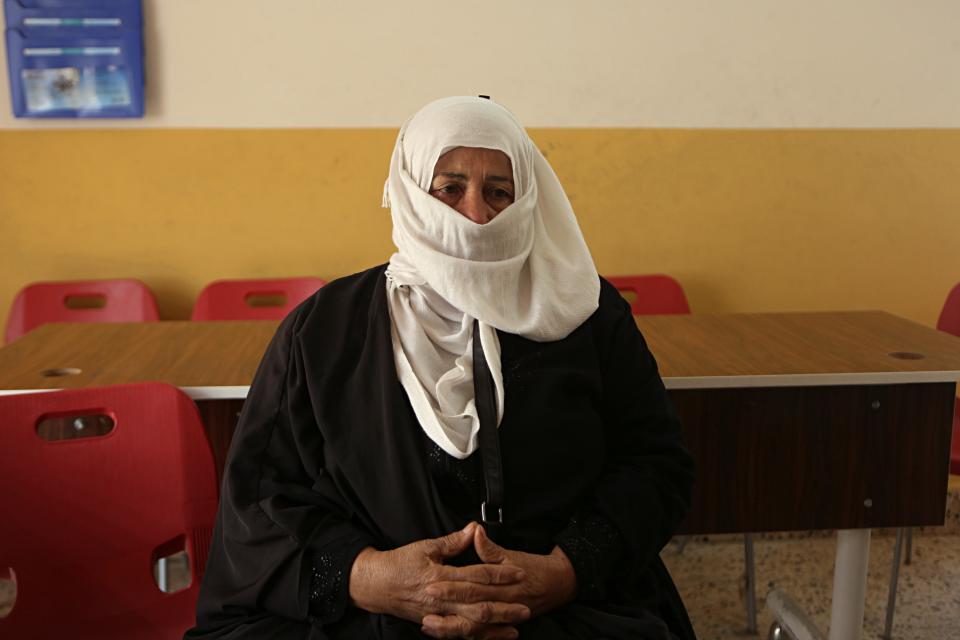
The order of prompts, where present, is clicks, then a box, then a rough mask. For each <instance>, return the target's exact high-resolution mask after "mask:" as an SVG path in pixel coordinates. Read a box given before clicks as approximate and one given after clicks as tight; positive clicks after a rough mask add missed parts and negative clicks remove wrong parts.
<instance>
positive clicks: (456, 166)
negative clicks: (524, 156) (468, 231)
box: [430, 147, 514, 224]
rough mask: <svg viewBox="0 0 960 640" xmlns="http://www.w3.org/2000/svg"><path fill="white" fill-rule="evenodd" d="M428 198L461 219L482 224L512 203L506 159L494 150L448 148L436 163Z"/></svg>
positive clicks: (503, 154)
mask: <svg viewBox="0 0 960 640" xmlns="http://www.w3.org/2000/svg"><path fill="white" fill-rule="evenodd" d="M430 195H432V196H433V197H434V198H436V199H437V200H441V201H442V202H444V203H446V204H447V205H449V206H450V207H452V208H454V209H456V210H457V212H459V213H460V215H462V216H464V217H465V218H469V219H470V220H472V221H474V222H476V223H477V224H486V223H488V222H490V221H491V220H493V219H494V218H496V217H497V214H499V213H500V212H501V211H503V210H504V209H506V208H507V207H508V206H509V205H510V204H512V203H513V198H514V186H513V167H512V166H511V164H510V158H508V157H507V154H505V153H504V152H503V151H497V150H495V149H480V148H477V147H457V148H456V149H451V150H450V151H447V152H446V153H445V154H443V155H442V156H440V159H439V160H437V166H436V167H434V169H433V180H432V181H431V182H430Z"/></svg>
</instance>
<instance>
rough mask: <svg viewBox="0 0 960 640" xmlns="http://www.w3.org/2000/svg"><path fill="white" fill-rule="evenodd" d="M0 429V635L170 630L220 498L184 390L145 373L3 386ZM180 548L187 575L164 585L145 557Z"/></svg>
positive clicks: (200, 562)
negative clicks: (177, 586) (11, 581)
mask: <svg viewBox="0 0 960 640" xmlns="http://www.w3.org/2000/svg"><path fill="white" fill-rule="evenodd" d="M111 425H112V426H111ZM0 441H2V443H3V444H2V446H0V487H3V493H4V495H3V501H2V503H0V504H2V507H0V576H3V575H4V573H6V574H7V575H13V576H15V582H16V600H15V602H14V605H13V610H12V611H11V612H10V613H9V615H8V616H7V617H5V618H0V637H3V638H26V637H44V638H78V637H79V638H88V637H89V638H94V637H96V638H144V639H151V640H152V639H154V638H157V639H159V638H173V637H177V638H179V637H181V636H182V634H183V632H184V631H185V630H186V629H187V628H189V627H190V626H192V624H193V621H194V613H195V606H196V599H197V595H198V593H199V585H200V578H201V576H202V573H203V566H204V565H205V563H206V558H207V555H208V551H209V545H210V537H211V534H212V530H213V524H214V519H215V516H216V507H217V484H216V476H215V471H214V462H213V455H212V453H211V451H210V446H209V444H208V442H207V439H206V436H205V435H204V431H203V426H202V425H201V423H200V417H199V414H198V411H197V408H196V405H195V404H194V403H193V402H192V401H191V400H190V398H188V397H187V396H186V395H185V394H184V393H183V392H181V391H180V390H178V389H177V388H175V387H172V386H170V385H166V384H161V383H153V382H149V383H140V384H132V385H119V386H112V387H103V388H95V389H73V390H68V391H55V392H49V393H31V394H23V395H13V396H2V397H0ZM179 549H184V550H185V551H186V552H187V554H188V555H189V558H190V572H191V576H192V581H191V582H190V586H189V587H187V588H185V589H183V590H181V591H177V592H175V593H163V592H161V591H160V589H159V588H158V586H157V582H156V581H155V577H154V574H153V567H154V564H155V563H156V561H157V560H158V559H160V558H163V557H166V556H169V555H172V554H173V553H174V552H175V551H177V550H179ZM11 569H12V571H10V570H11Z"/></svg>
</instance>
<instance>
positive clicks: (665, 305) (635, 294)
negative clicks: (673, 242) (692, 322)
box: [606, 274, 690, 316]
mask: <svg viewBox="0 0 960 640" xmlns="http://www.w3.org/2000/svg"><path fill="white" fill-rule="evenodd" d="M606 279H607V280H608V281H609V282H610V284H612V285H613V286H615V287H616V288H617V290H619V291H620V293H621V294H630V295H629V296H628V295H624V298H626V299H627V300H628V301H629V302H630V311H631V312H632V313H633V315H635V316H645V315H655V314H677V313H690V305H689V304H688V303H687V296H686V295H684V293H683V287H681V286H680V283H679V282H677V281H676V280H674V279H673V278H671V277H670V276H666V275H662V274H654V275H642V276H606ZM631 297H632V299H631Z"/></svg>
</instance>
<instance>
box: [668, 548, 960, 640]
mask: <svg viewBox="0 0 960 640" xmlns="http://www.w3.org/2000/svg"><path fill="white" fill-rule="evenodd" d="M893 541H894V537H893V536H891V535H877V536H874V537H873V539H872V540H871V545H870V569H869V578H868V587H867V589H868V592H867V604H866V611H865V614H864V635H863V637H864V638H877V637H879V635H880V633H881V631H882V630H883V623H884V616H885V611H886V602H887V591H888V586H889V579H890V563H891V561H892V558H893ZM835 547H836V542H835V539H834V538H831V537H816V538H807V539H794V540H789V539H787V540H758V541H757V542H755V543H754V552H755V556H756V566H757V598H758V601H759V602H758V609H759V613H758V625H757V626H758V630H759V634H758V635H757V636H750V635H749V634H746V633H745V631H744V629H745V628H746V612H745V611H746V607H745V604H744V599H743V594H742V586H741V585H742V584H743V544H742V542H737V541H732V540H726V541H723V542H700V541H696V540H694V541H691V542H690V543H689V544H688V545H687V547H686V548H685V549H684V551H683V553H681V554H679V555H678V554H677V552H676V549H675V548H674V547H672V546H671V547H668V548H667V549H666V550H665V551H664V552H663V554H662V557H663V559H664V561H665V562H666V564H667V566H668V567H669V569H670V573H671V574H672V575H673V577H674V580H675V581H676V583H677V587H678V588H679V589H680V592H681V594H682V595H683V598H684V602H685V603H686V605H687V609H688V611H689V613H690V618H691V619H692V621H693V624H694V628H695V629H696V631H697V637H698V638H700V639H701V640H718V639H721V638H748V637H759V638H766V633H767V630H768V629H769V627H770V623H771V622H772V616H770V615H769V614H768V613H767V612H766V610H765V609H764V608H763V598H764V597H765V596H766V594H767V592H768V591H770V589H772V588H778V589H782V590H785V591H787V592H788V593H790V595H791V596H792V597H793V598H794V599H795V600H796V601H797V602H798V603H800V604H801V605H802V606H803V607H804V608H805V610H806V611H807V613H808V614H810V616H811V618H812V619H813V620H814V622H816V623H817V625H818V626H819V627H820V628H821V630H823V631H824V632H826V630H827V625H828V620H829V616H830V596H831V585H832V583H833V557H834V550H835ZM893 637H894V638H895V639H897V640H932V639H939V638H944V639H947V638H949V639H953V638H960V537H958V536H957V535H931V534H925V535H919V536H915V537H914V545H913V561H912V563H911V564H910V565H909V566H904V567H902V568H901V572H900V585H899V589H898V599H897V606H896V615H895V618H894V627H893Z"/></svg>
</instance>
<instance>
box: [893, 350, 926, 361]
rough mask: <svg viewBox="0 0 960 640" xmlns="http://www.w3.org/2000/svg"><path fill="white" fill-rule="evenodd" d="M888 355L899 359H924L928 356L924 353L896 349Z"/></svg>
mask: <svg viewBox="0 0 960 640" xmlns="http://www.w3.org/2000/svg"><path fill="white" fill-rule="evenodd" d="M887 355H888V356H890V357H891V358H896V359H897V360H923V359H924V358H926V357H927V356H925V355H923V354H922V353H914V352H913V351H894V352H893V353H888V354H887Z"/></svg>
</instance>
